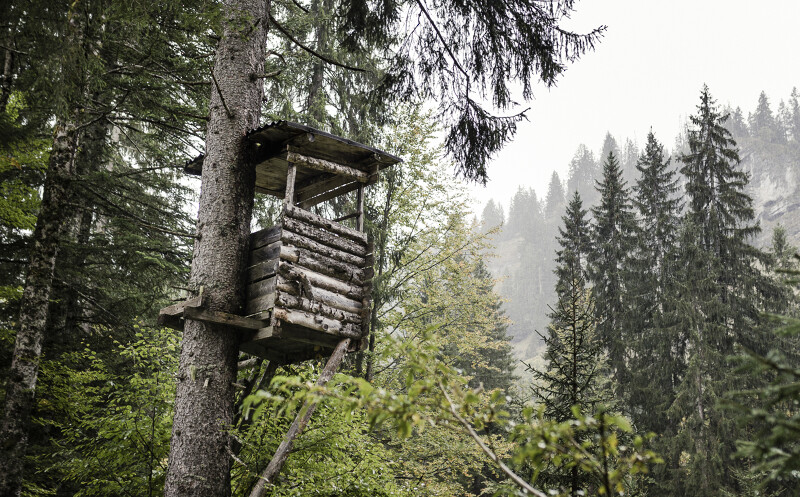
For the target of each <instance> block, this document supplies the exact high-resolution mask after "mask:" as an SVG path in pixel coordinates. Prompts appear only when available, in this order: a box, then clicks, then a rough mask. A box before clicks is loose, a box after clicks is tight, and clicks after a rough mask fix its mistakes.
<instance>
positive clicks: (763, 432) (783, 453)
mask: <svg viewBox="0 0 800 497" xmlns="http://www.w3.org/2000/svg"><path fill="white" fill-rule="evenodd" d="M782 239H783V236H782V233H781V231H780V230H776V233H775V241H776V243H775V246H776V248H781V247H784V244H783V243H781V241H782ZM778 253H780V251H778ZM776 255H777V254H776ZM777 259H778V260H779V261H780V259H781V258H780V257H778V258H777ZM793 259H795V263H796V261H797V260H799V259H800V257H798V256H797V255H796V254H795V255H794V256H793ZM793 265H794V264H791V263H789V262H788V261H785V263H784V264H783V267H784V268H785V269H783V271H784V272H785V275H786V276H789V277H791V278H793V280H790V282H791V283H792V285H793V286H796V285H797V280H796V277H797V276H798V275H800V272H798V271H797V270H796V269H793V268H791V266H793ZM779 267H780V266H779ZM773 320H774V322H775V323H774V324H775V327H776V331H775V333H776V334H777V335H778V337H779V339H778V341H777V343H779V344H781V345H783V347H776V348H774V349H772V350H770V351H769V352H767V353H766V354H763V355H761V354H757V353H754V352H753V351H746V354H744V355H741V356H739V357H738V358H737V362H738V363H739V370H740V371H742V372H744V373H746V374H748V375H751V376H754V377H761V378H767V379H768V383H767V384H766V385H759V388H756V389H746V390H742V389H738V390H734V391H732V392H730V393H729V395H728V396H727V398H726V402H725V403H724V405H725V406H726V407H728V408H729V409H731V410H732V411H733V412H735V413H737V414H738V416H739V419H740V422H741V423H742V424H744V425H745V426H749V427H751V431H750V433H749V434H748V436H747V437H746V438H745V437H742V438H740V439H739V440H738V441H737V442H736V446H737V449H738V450H737V452H736V454H735V455H736V456H737V457H739V458H744V459H745V460H748V461H752V462H753V465H752V466H751V467H750V468H748V471H747V472H742V474H741V479H743V480H745V481H747V482H750V483H751V485H750V486H751V487H753V489H754V490H755V491H759V492H763V491H764V490H765V489H767V490H778V491H787V492H790V493H791V492H792V491H794V490H795V489H796V488H797V485H798V483H800V482H799V481H798V480H800V478H798V475H799V474H800V436H798V433H800V411H799V410H798V408H799V407H800V368H798V366H797V365H798V358H797V353H796V350H797V345H798V338H800V319H797V318H796V317H792V316H787V315H784V316H774V317H773ZM786 351H788V353H787V352H786ZM779 493H780V492H779Z"/></svg>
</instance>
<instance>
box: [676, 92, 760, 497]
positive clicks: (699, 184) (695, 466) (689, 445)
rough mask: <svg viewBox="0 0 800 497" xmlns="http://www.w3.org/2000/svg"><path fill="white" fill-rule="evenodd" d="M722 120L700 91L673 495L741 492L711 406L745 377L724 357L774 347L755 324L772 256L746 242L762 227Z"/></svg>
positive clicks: (691, 167) (681, 281)
mask: <svg viewBox="0 0 800 497" xmlns="http://www.w3.org/2000/svg"><path fill="white" fill-rule="evenodd" d="M727 119H728V116H727V115H723V114H721V113H720V112H719V111H718V110H717V107H716V105H715V102H714V100H713V99H712V97H711V95H710V94H709V91H708V88H707V87H703V90H702V91H701V95H700V104H699V105H698V107H697V114H696V115H694V116H692V117H691V125H692V127H691V129H690V130H689V133H688V145H689V152H688V153H687V154H683V155H682V156H681V158H680V160H681V162H683V167H682V168H681V172H682V173H683V174H684V175H685V176H686V181H687V183H686V192H687V195H688V211H687V213H686V216H685V219H684V223H683V227H682V232H681V237H680V242H679V244H680V254H679V257H678V260H677V266H676V267H677V270H676V277H675V278H674V279H673V280H672V281H671V284H672V289H671V290H670V291H669V293H670V296H669V300H670V301H669V303H668V312H667V321H668V328H669V329H670V330H671V332H672V333H675V334H677V335H680V336H681V337H682V340H683V341H684V343H685V366H684V367H685V371H684V372H683V374H682V377H681V378H680V383H679V384H678V385H677V386H676V398H675V401H674V402H673V404H672V406H671V407H670V410H669V417H670V420H671V422H672V423H673V424H674V425H675V426H677V433H676V435H675V437H674V439H673V440H672V441H671V443H670V444H669V447H665V448H664V449H663V450H664V453H665V457H666V459H667V460H668V464H669V465H670V466H671V467H672V473H671V477H670V478H669V479H668V481H667V482H666V484H665V488H666V489H668V490H669V491H670V492H672V493H673V494H682V495H697V496H706V495H709V496H710V495H719V494H720V492H722V491H729V492H733V493H735V492H736V491H737V485H738V480H737V478H736V476H735V472H736V465H735V464H732V463H731V462H730V460H729V458H730V455H731V454H732V453H733V451H734V445H733V443H732V441H733V440H735V439H736V438H737V431H736V430H737V428H736V426H735V423H734V422H733V421H732V420H730V419H728V418H727V417H726V416H723V415H722V414H721V413H720V412H719V408H718V407H717V400H718V399H720V398H721V396H722V395H723V394H724V392H726V391H728V390H730V389H732V388H733V387H734V386H735V385H736V384H737V383H738V382H742V381H745V379H743V378H737V375H736V374H735V373H734V371H733V370H732V368H731V367H730V366H729V365H728V363H727V362H726V357H727V356H729V355H730V354H732V353H733V352H734V347H735V346H736V345H742V346H744V347H747V348H748V349H750V350H754V351H756V352H758V353H761V352H763V351H765V348H766V347H768V346H769V345H770V341H769V338H768V336H767V333H765V330H764V329H763V326H760V325H761V323H760V322H759V321H760V318H759V316H760V310H761V309H763V308H764V305H765V299H766V298H767V296H768V295H769V294H770V282H769V281H768V279H767V278H766V277H764V276H763V275H762V274H761V273H760V272H759V269H758V265H766V264H767V262H768V260H767V257H766V255H765V254H764V253H763V252H761V251H760V250H758V249H756V248H754V247H752V246H751V245H749V244H748V243H747V242H748V240H749V239H750V238H751V237H752V236H753V235H755V234H756V233H758V231H759V227H758V225H757V224H755V223H754V221H753V219H754V213H753V208H752V200H751V199H750V197H748V196H747V195H746V194H745V193H744V188H745V185H746V184H747V179H748V178H747V175H746V174H745V173H743V172H741V171H740V170H739V169H738V167H739V153H738V150H737V149H736V143H735V142H734V140H733V139H732V138H731V134H730V132H729V131H728V130H727V129H726V128H725V127H724V123H725V121H726V120H727Z"/></svg>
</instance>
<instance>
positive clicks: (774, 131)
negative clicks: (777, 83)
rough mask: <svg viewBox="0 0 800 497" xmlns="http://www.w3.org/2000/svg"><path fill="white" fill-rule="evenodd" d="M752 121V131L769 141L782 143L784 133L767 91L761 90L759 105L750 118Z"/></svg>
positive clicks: (756, 135) (755, 135)
mask: <svg viewBox="0 0 800 497" xmlns="http://www.w3.org/2000/svg"><path fill="white" fill-rule="evenodd" d="M748 120H749V121H750V133H751V134H752V135H753V136H754V137H756V138H759V139H761V140H763V141H765V142H767V143H780V142H781V141H782V138H783V136H782V135H783V134H782V133H781V132H780V127H779V123H778V121H777V120H776V119H775V115H774V114H773V113H772V108H771V107H770V105H769V99H768V98H767V94H766V93H765V92H763V91H762V92H761V94H760V95H759V96H758V105H757V106H756V110H755V111H754V112H753V113H752V114H750V117H749V119H748Z"/></svg>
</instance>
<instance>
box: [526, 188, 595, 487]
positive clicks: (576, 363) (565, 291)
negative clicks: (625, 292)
mask: <svg viewBox="0 0 800 497" xmlns="http://www.w3.org/2000/svg"><path fill="white" fill-rule="evenodd" d="M563 222H564V228H563V229H560V230H559V233H560V237H559V239H558V242H559V245H560V250H559V251H558V252H557V258H556V261H557V264H558V266H557V269H556V274H557V276H558V284H557V286H556V293H557V294H558V301H557V303H556V305H555V307H554V308H552V312H551V314H550V319H551V323H550V325H549V326H548V329H547V333H545V334H541V336H542V339H543V340H544V343H545V346H546V349H545V353H544V359H545V360H546V361H547V366H546V368H545V369H543V370H539V369H535V368H533V367H532V366H530V365H527V367H528V370H529V371H530V372H532V373H533V377H534V384H533V387H532V390H533V393H534V396H535V398H536V399H537V400H538V401H540V402H541V403H542V406H543V409H544V416H545V417H546V418H547V419H551V420H554V421H558V422H564V421H568V420H570V419H573V417H574V414H573V408H574V407H577V408H578V409H579V410H580V411H581V412H582V413H584V414H591V413H593V412H595V410H596V408H597V407H598V404H600V403H601V402H603V401H604V400H606V397H607V396H606V395H605V394H604V392H603V388H602V383H601V381H600V372H601V370H602V351H601V343H600V341H599V340H598V338H599V337H598V336H597V334H596V328H595V313H594V300H593V298H592V292H591V290H589V289H587V287H586V272H585V268H584V266H585V260H586V254H587V253H588V251H589V249H590V246H589V223H588V222H587V220H586V211H585V210H583V208H582V202H581V199H580V195H578V193H577V192H576V193H575V195H574V196H573V198H572V200H571V201H570V204H569V206H568V207H567V212H566V215H565V216H564V217H563ZM538 478H539V480H541V481H542V483H543V484H544V485H545V486H553V487H556V488H561V489H562V491H564V492H567V493H568V495H571V496H577V495H582V494H581V493H580V492H585V491H586V490H587V488H588V487H589V486H591V484H592V483H593V482H592V479H591V476H589V475H587V474H586V473H582V472H579V471H578V468H577V466H574V467H571V468H565V467H562V466H559V465H551V466H547V467H545V468H544V469H542V470H541V471H540V473H539V475H538Z"/></svg>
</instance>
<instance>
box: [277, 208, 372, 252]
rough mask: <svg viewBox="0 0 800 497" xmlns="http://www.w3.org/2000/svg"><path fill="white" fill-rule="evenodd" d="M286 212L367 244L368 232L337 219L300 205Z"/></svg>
mask: <svg viewBox="0 0 800 497" xmlns="http://www.w3.org/2000/svg"><path fill="white" fill-rule="evenodd" d="M284 212H285V214H286V215H287V216H288V217H291V218H293V219H297V220H298V221H303V222H305V223H309V224H312V225H314V226H317V227H319V228H323V229H325V230H327V231H330V232H332V233H335V234H337V235H340V236H343V237H345V238H349V239H351V240H353V241H355V242H360V243H361V244H367V234H366V233H362V232H360V231H356V230H354V229H352V228H348V227H347V226H345V225H343V224H340V223H337V222H335V221H330V220H328V219H325V218H324V217H322V216H318V215H316V214H314V213H313V212H309V211H307V210H305V209H301V208H299V207H292V208H290V209H286V210H285V211H284Z"/></svg>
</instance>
